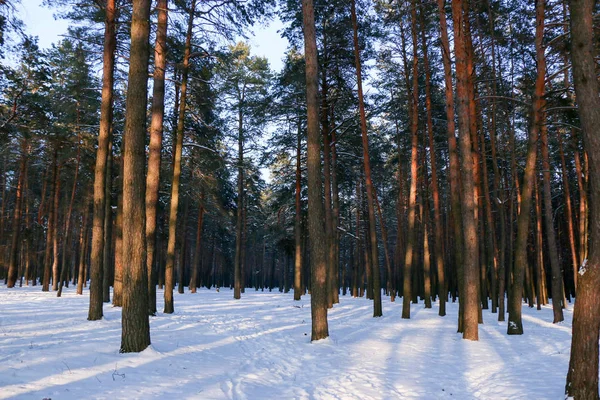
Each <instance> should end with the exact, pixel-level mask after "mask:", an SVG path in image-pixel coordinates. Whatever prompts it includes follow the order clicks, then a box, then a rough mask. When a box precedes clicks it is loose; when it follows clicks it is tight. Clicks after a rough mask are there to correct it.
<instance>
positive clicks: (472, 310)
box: [452, 0, 479, 340]
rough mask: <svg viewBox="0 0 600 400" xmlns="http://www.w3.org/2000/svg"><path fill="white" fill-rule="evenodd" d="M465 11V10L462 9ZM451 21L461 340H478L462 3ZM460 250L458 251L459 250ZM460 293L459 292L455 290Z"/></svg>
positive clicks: (457, 3)
mask: <svg viewBox="0 0 600 400" xmlns="http://www.w3.org/2000/svg"><path fill="white" fill-rule="evenodd" d="M466 10H467V11H468V7H467V8H466ZM452 18H453V22H454V52H455V57H456V97H457V101H458V124H459V141H460V152H461V157H460V164H461V167H462V174H461V181H462V192H463V193H464V194H465V195H464V196H463V199H462V204H461V215H462V218H461V219H462V230H463V232H462V235H464V236H463V239H464V242H463V246H464V251H463V254H464V256H463V260H464V266H463V277H464V278H463V285H462V289H463V291H462V292H461V293H460V296H461V297H462V299H463V301H462V303H463V310H464V311H463V320H462V322H463V338H464V339H469V340H478V338H479V334H478V326H477V325H478V320H479V315H478V314H479V304H478V303H479V302H478V298H479V270H478V257H479V255H478V246H477V225H476V221H475V210H476V208H475V199H474V196H472V195H471V194H472V193H474V174H473V156H472V151H471V133H470V130H471V128H470V124H471V122H470V113H469V102H470V101H471V100H474V99H469V91H468V87H467V86H468V82H467V80H468V76H467V75H468V70H467V65H468V61H467V58H468V54H470V52H469V51H467V41H466V38H465V36H466V33H465V30H466V28H465V23H464V20H465V19H466V18H468V14H467V15H465V14H464V10H463V3H462V0H455V1H453V2H452ZM459 250H460V249H459ZM459 290H460V289H459Z"/></svg>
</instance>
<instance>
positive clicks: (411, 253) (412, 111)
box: [402, 0, 419, 319]
mask: <svg viewBox="0 0 600 400" xmlns="http://www.w3.org/2000/svg"><path fill="white" fill-rule="evenodd" d="M416 25H417V6H416V1H415V0H412V2H411V34H412V42H413V61H412V73H413V75H412V89H410V90H408V94H409V96H410V101H409V115H410V136H411V157H410V190H409V194H408V222H407V231H406V232H407V233H406V234H407V241H406V250H405V253H404V285H403V287H404V288H403V291H402V318H406V319H408V318H410V300H411V295H413V293H412V275H413V273H412V269H413V264H415V260H416V229H415V220H416V213H417V210H416V206H417V178H418V168H419V160H418V157H419V149H418V144H419V137H418V128H419V82H418V57H417V48H416V46H417V26H416ZM405 68H408V65H407V63H406V62H405Z"/></svg>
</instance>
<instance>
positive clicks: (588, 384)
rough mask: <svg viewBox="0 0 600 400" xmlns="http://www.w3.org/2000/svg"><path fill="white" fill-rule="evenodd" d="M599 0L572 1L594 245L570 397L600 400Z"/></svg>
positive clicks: (577, 323)
mask: <svg viewBox="0 0 600 400" xmlns="http://www.w3.org/2000/svg"><path fill="white" fill-rule="evenodd" d="M595 3H596V2H595V1H594V0H571V3H570V4H571V59H572V63H573V78H574V84H575V94H576V96H577V104H578V106H579V119H580V121H581V127H582V130H583V143H584V146H585V150H586V151H587V153H588V157H589V159H588V160H589V183H590V197H589V199H590V208H591V210H590V211H591V215H592V218H591V219H590V222H591V223H590V225H589V227H590V242H589V254H588V259H587V263H586V262H585V261H584V262H583V264H584V265H583V266H582V268H581V270H580V272H579V274H580V276H579V282H578V286H577V299H576V301H575V310H574V313H573V339H572V341H571V358H570V361H569V372H568V375H567V384H566V388H565V391H566V394H567V395H568V396H572V397H573V398H575V399H577V400H587V399H598V397H599V396H598V339H599V338H598V336H599V332H600V290H599V289H598V288H600V247H599V245H598V244H599V240H600V219H599V218H598V216H599V215H600V135H599V134H598V129H599V127H600V97H599V94H600V88H599V85H598V80H597V78H596V62H595V60H594V56H595V55H596V54H597V52H596V49H595V46H594V31H593V29H594V26H593V12H594V6H595Z"/></svg>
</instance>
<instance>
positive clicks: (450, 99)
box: [438, 0, 463, 332]
mask: <svg viewBox="0 0 600 400" xmlns="http://www.w3.org/2000/svg"><path fill="white" fill-rule="evenodd" d="M444 6H445V1H444V0H438V14H439V18H440V34H441V35H440V36H441V45H442V61H443V64H444V86H445V97H446V120H447V133H448V155H449V161H450V168H449V170H450V172H449V174H448V175H449V183H450V206H451V213H452V214H451V215H452V221H453V228H454V243H455V246H454V247H455V248H456V249H459V250H458V251H456V250H455V251H454V262H455V265H456V268H457V278H458V279H457V280H458V287H459V292H460V293H462V290H463V289H462V282H463V272H462V269H463V253H462V251H461V249H462V248H463V240H462V220H461V202H460V187H459V180H460V167H459V160H458V151H457V143H456V136H455V131H456V126H455V124H454V90H453V86H452V67H451V62H450V40H449V39H448V26H447V22H446V10H445V8H444ZM460 303H461V304H462V301H461V302H460ZM459 308H460V311H462V305H459ZM460 311H459V317H458V318H459V322H458V326H459V329H458V331H459V332H462V312H460ZM440 315H441V309H440Z"/></svg>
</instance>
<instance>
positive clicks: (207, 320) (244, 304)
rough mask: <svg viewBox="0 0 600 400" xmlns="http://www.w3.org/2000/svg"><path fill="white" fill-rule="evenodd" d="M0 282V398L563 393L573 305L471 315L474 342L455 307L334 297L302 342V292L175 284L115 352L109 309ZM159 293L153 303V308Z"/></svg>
mask: <svg viewBox="0 0 600 400" xmlns="http://www.w3.org/2000/svg"><path fill="white" fill-rule="evenodd" d="M84 293H85V295H84V296H77V295H76V294H75V293H74V288H72V287H70V288H69V289H65V292H63V297H62V298H56V293H53V292H50V293H43V292H41V287H40V286H37V287H28V288H26V287H23V288H15V289H6V288H5V287H2V288H0V399H6V398H18V399H38V400H41V399H53V400H61V399H150V398H161V399H183V398H189V399H250V400H253V399H405V398H406V399H460V400H463V399H464V400H468V399H564V395H563V391H564V384H565V375H566V372H567V366H568V362H569V349H570V339H571V320H572V311H571V310H569V311H567V312H566V313H565V322H563V323H561V324H552V323H551V322H552V309H551V308H550V307H543V308H542V310H541V311H537V310H535V309H531V308H528V307H527V306H526V305H525V304H524V307H523V313H524V314H523V325H524V329H525V334H524V335H522V336H507V335H506V323H505V322H503V323H499V322H497V314H491V313H490V312H489V310H484V311H483V319H484V324H483V325H480V330H479V342H469V341H465V340H462V339H461V336H460V335H459V334H457V333H456V320H457V311H458V306H457V304H452V303H449V304H448V315H447V316H446V317H444V318H441V317H439V316H438V315H437V313H438V307H437V305H436V304H434V307H433V309H425V308H424V307H423V304H422V303H421V304H413V305H412V319H410V320H402V319H401V318H400V315H401V311H402V302H401V300H402V299H399V300H400V301H397V302H396V303H395V304H394V303H390V301H389V298H387V297H384V304H383V313H384V316H383V317H381V318H377V319H374V318H372V317H371V315H372V306H371V303H370V302H369V301H368V300H365V299H364V298H357V299H355V298H352V297H350V296H345V297H343V296H340V304H337V305H335V306H334V308H333V310H331V311H330V313H329V332H330V337H329V338H328V339H326V340H322V341H318V342H315V343H310V332H311V325H310V298H309V297H308V296H306V297H304V298H303V299H302V300H301V301H299V302H295V301H294V300H293V294H292V293H288V294H282V293H279V292H272V293H269V292H264V293H263V292H255V291H254V290H253V289H247V290H246V293H245V294H243V295H242V299H241V300H237V301H236V300H234V299H233V298H232V297H233V292H232V291H230V290H221V291H220V292H216V291H215V290H206V289H203V290H199V292H198V293H196V294H190V293H187V290H186V293H185V294H183V295H181V294H177V293H175V314H172V315H166V314H163V313H162V312H159V313H158V315H157V316H156V317H151V319H150V326H151V338H152V346H151V347H150V348H148V349H147V350H145V351H144V352H142V353H139V354H119V345H120V339H121V311H120V309H119V308H113V307H112V306H111V305H109V304H107V305H105V307H104V315H105V318H104V319H103V320H101V321H94V322H90V321H87V320H86V318H87V311H88V301H89V297H88V295H87V294H88V291H87V290H86V291H85V292H84ZM162 295H163V293H162V291H159V292H158V298H159V302H158V308H159V310H162Z"/></svg>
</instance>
